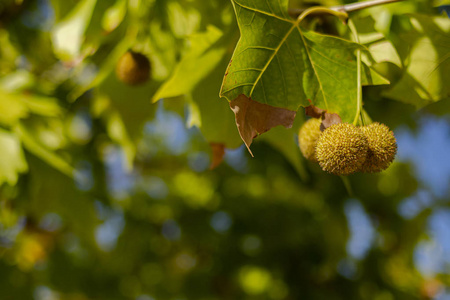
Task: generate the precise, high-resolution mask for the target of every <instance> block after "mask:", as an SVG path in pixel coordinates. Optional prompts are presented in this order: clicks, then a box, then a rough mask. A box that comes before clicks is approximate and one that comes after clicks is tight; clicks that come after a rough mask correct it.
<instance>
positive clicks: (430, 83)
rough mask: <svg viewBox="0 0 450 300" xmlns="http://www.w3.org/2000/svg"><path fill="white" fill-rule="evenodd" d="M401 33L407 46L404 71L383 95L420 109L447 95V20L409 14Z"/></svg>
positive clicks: (449, 52)
mask: <svg viewBox="0 0 450 300" xmlns="http://www.w3.org/2000/svg"><path fill="white" fill-rule="evenodd" d="M410 20H411V24H412V25H413V27H414V29H413V30H412V31H411V32H410V33H409V34H407V35H404V39H405V41H406V42H407V43H408V44H409V45H410V47H411V54H410V57H409V59H408V61H409V64H408V65H407V68H406V72H405V74H404V75H403V76H402V78H401V79H400V81H399V82H398V83H397V84H396V85H395V86H394V87H393V88H392V89H391V90H389V91H388V92H386V93H385V95H386V96H387V97H389V98H393V99H395V100H398V101H401V102H405V103H410V104H413V105H415V106H416V107H418V108H420V107H423V106H425V105H427V104H430V103H433V102H436V101H439V100H443V99H449V98H450V85H449V84H448V83H449V82H450V19H449V18H447V17H431V16H425V15H411V16H410Z"/></svg>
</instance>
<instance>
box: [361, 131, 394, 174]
mask: <svg viewBox="0 0 450 300" xmlns="http://www.w3.org/2000/svg"><path fill="white" fill-rule="evenodd" d="M361 130H362V132H363V133H364V135H365V136H366V138H367V141H368V143H369V151H368V152H367V159H366V161H365V162H364V164H363V165H362V168H361V171H362V172H367V173H376V172H381V171H383V170H386V169H387V168H388V167H389V165H390V164H391V163H392V161H393V160H394V158H395V155H396V154H397V142H396V140H395V136H394V133H393V132H392V131H390V130H389V127H387V126H386V125H384V124H380V123H372V124H370V125H368V126H363V127H361Z"/></svg>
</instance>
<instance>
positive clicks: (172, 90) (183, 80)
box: [153, 26, 226, 102]
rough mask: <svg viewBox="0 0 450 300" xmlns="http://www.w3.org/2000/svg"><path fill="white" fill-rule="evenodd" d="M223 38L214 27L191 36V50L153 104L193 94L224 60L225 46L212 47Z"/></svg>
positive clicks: (155, 97) (156, 96)
mask: <svg viewBox="0 0 450 300" xmlns="http://www.w3.org/2000/svg"><path fill="white" fill-rule="evenodd" d="M221 37H222V32H221V31H220V30H219V29H217V28H216V27H212V26H209V27H208V29H207V31H206V32H204V33H198V34H194V35H193V36H191V38H190V39H189V42H190V45H191V47H190V49H189V50H188V52H187V53H186V54H185V55H184V56H183V59H182V60H181V61H180V63H179V64H178V65H177V67H176V68H175V70H174V72H173V74H172V75H171V77H170V78H169V79H168V80H167V81H166V82H165V83H164V84H163V85H162V86H161V88H160V89H159V90H158V92H157V93H156V94H155V96H153V102H156V101H158V100H159V99H162V98H171V97H175V96H180V95H183V94H187V93H189V92H191V91H192V90H193V89H194V88H195V86H196V85H198V84H199V82H200V81H201V80H202V79H203V78H205V77H206V76H207V75H208V74H209V73H210V72H211V71H212V70H213V69H214V68H216V66H217V64H218V63H219V62H220V61H221V60H222V58H223V55H224V54H225V52H226V48H225V46H222V47H212V46H213V45H214V44H215V43H216V42H217V41H218V40H219V39H220V38H221ZM199 66H201V67H199Z"/></svg>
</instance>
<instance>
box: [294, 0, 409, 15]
mask: <svg viewBox="0 0 450 300" xmlns="http://www.w3.org/2000/svg"><path fill="white" fill-rule="evenodd" d="M401 1H404V0H371V1H365V2H357V3H350V4H345V5H338V6H332V7H330V8H329V9H331V10H335V11H340V12H346V13H349V12H352V11H358V10H361V9H365V8H369V7H373V6H378V5H383V4H389V3H394V2H401ZM305 10H306V9H295V8H293V9H289V15H291V16H292V17H294V18H297V17H298V16H299V15H301V14H302V13H303V12H304V11H305ZM322 13H323V12H320V11H317V12H315V13H314V14H316V15H317V14H322Z"/></svg>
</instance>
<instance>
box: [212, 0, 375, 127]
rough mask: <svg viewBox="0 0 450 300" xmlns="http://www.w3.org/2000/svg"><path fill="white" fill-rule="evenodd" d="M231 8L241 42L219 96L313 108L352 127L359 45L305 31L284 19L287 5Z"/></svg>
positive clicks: (242, 2)
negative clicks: (325, 112) (242, 96)
mask: <svg viewBox="0 0 450 300" xmlns="http://www.w3.org/2000/svg"><path fill="white" fill-rule="evenodd" d="M233 5H234V9H235V12H236V16H237V19H238V24H239V28H240V31H241V39H240V40H239V43H238V45H237V47H236V49H235V52H234V55H233V58H232V60H231V62H230V65H229V67H228V69H227V72H226V74H225V77H224V80H223V85H222V90H221V95H222V96H224V97H226V98H227V99H228V100H229V101H232V100H234V99H236V98H237V97H238V96H239V95H241V94H244V95H246V96H247V97H250V98H251V99H253V100H255V101H257V102H261V103H265V104H268V105H271V106H275V107H282V108H286V109H289V110H292V111H296V110H297V109H298V107H299V106H308V105H310V104H311V103H312V104H314V105H316V106H318V107H320V108H322V109H327V110H329V111H330V112H334V113H338V114H339V115H340V116H341V118H342V120H343V121H344V122H350V121H353V119H354V117H355V114H356V106H357V96H356V95H357V88H358V87H357V80H356V75H357V72H356V59H355V55H354V50H355V49H358V48H362V47H361V46H360V45H358V44H356V43H353V42H350V41H347V40H344V39H341V38H337V37H332V36H327V35H323V34H318V33H315V32H312V31H309V30H305V29H303V28H302V27H301V26H300V19H297V20H292V19H291V18H290V17H289V16H288V15H287V9H288V0H280V1H277V0H272V1H257V2H256V1H251V0H239V1H233ZM363 73H365V72H363ZM367 78H370V76H367ZM367 78H366V79H365V81H367V80H368V79H367ZM368 83H369V84H370V83H371V82H368Z"/></svg>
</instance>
